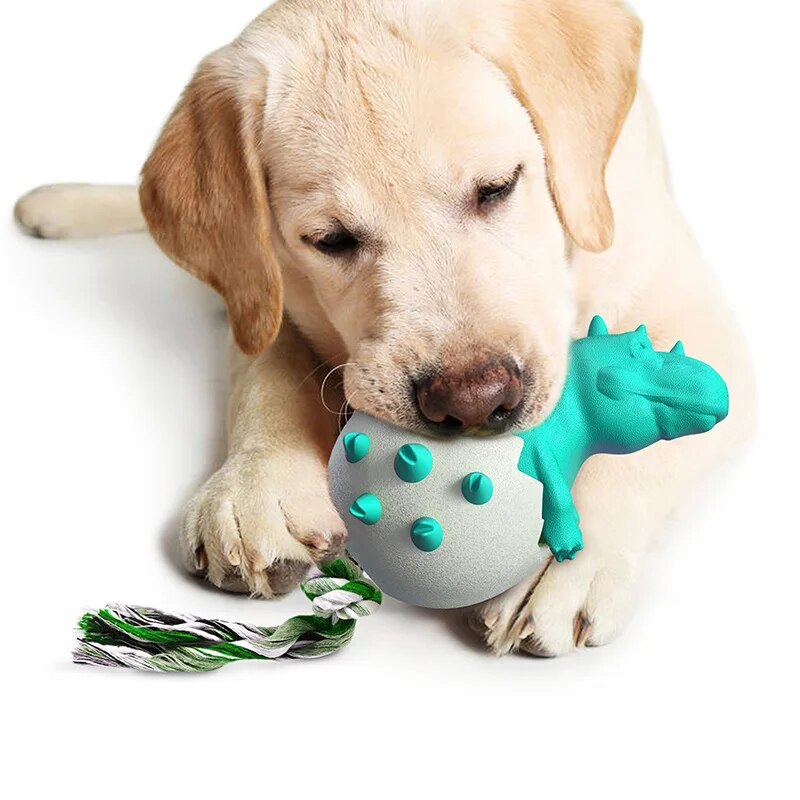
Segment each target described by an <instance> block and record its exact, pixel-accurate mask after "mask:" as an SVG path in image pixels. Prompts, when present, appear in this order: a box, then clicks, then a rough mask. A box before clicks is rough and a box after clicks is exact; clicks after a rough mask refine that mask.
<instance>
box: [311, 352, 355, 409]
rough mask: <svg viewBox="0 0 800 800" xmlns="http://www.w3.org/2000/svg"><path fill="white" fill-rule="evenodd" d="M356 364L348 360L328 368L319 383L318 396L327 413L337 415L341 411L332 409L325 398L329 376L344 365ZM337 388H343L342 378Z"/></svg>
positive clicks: (351, 365) (353, 365) (352, 365)
mask: <svg viewBox="0 0 800 800" xmlns="http://www.w3.org/2000/svg"><path fill="white" fill-rule="evenodd" d="M357 366H358V364H356V363H355V362H354V361H348V362H345V363H344V364H339V365H338V366H336V367H334V368H333V369H332V370H330V372H328V374H327V375H326V376H325V377H324V378H323V379H322V384H321V385H320V389H319V397H320V400H321V401H322V406H323V408H324V409H325V410H326V411H328V412H329V413H331V414H335V415H337V416H340V415H341V412H340V411H335V410H334V409H332V408H331V407H330V406H329V405H328V402H327V400H326V399H325V389H326V387H327V385H328V381H329V380H330V378H331V376H332V375H334V374H335V373H336V372H338V371H339V370H340V369H344V368H345V367H357ZM337 388H344V379H343V380H342V382H341V384H339V387H337ZM346 402H347V398H345V403H346Z"/></svg>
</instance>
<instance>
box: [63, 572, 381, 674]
mask: <svg viewBox="0 0 800 800" xmlns="http://www.w3.org/2000/svg"><path fill="white" fill-rule="evenodd" d="M320 569H321V572H322V574H321V575H319V576H315V577H312V578H309V579H308V580H306V581H305V582H304V583H303V584H301V589H302V590H303V593H304V594H305V595H306V597H308V599H309V600H311V607H312V610H313V612H314V613H313V614H309V615H300V616H296V617H292V618H291V619H289V620H287V621H286V622H284V623H283V624H282V625H278V626H276V627H272V628H262V627H259V626H256V625H244V624H241V623H237V622H225V621H223V620H218V619H203V618H201V617H193V616H190V615H188V614H184V615H178V614H165V613H164V612H163V611H157V610H155V609H152V608H143V607H139V606H125V605H120V604H112V605H109V606H106V607H105V608H101V609H99V610H97V611H92V612H89V613H87V614H84V615H83V617H82V618H81V620H80V622H79V623H78V628H79V633H78V644H77V646H76V648H75V650H74V652H73V654H72V657H73V660H74V661H75V662H76V663H78V664H93V665H95V666H107V667H131V668H133V669H140V670H147V671H150V672H206V671H209V670H214V669H219V668H220V667H224V666H225V665H226V664H230V663H231V662H232V661H248V660H259V661H275V660H278V659H286V658H321V657H322V656H327V655H330V654H331V653H335V652H338V651H339V650H341V649H342V648H343V647H346V646H347V645H348V644H349V643H350V640H351V639H352V638H353V634H354V632H355V625H356V620H358V619H360V618H361V617H367V616H369V615H371V614H374V613H375V612H376V611H377V610H378V608H379V607H380V604H381V600H382V596H381V592H380V589H378V587H377V586H376V585H375V584H374V583H373V582H372V581H371V580H369V578H367V577H366V576H365V575H364V574H363V572H362V570H361V568H360V567H359V566H358V565H357V564H356V563H355V562H354V561H352V560H351V559H350V558H342V559H339V560H338V561H334V562H333V563H331V564H326V565H325V566H323V567H321V568H320Z"/></svg>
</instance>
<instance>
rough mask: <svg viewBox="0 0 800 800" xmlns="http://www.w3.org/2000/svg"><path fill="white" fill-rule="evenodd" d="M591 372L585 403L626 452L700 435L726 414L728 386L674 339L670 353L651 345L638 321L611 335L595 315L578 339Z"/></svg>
mask: <svg viewBox="0 0 800 800" xmlns="http://www.w3.org/2000/svg"><path fill="white" fill-rule="evenodd" d="M578 344H581V345H582V347H583V349H584V351H585V352H584V354H583V357H584V358H588V359H589V361H590V362H591V364H592V365H593V366H594V369H592V370H590V371H589V374H591V375H593V376H596V383H595V385H594V388H595V390H596V391H595V392H594V393H593V394H594V397H588V398H586V399H587V400H588V402H589V404H590V409H591V412H590V413H591V415H592V417H593V422H594V424H595V425H597V426H598V427H600V428H601V430H602V434H603V439H605V440H606V441H607V442H609V443H616V444H617V445H618V446H619V447H620V448H621V451H624V452H631V451H633V450H638V449H641V448H643V447H647V446H649V445H650V444H653V443H655V442H657V441H659V440H661V439H677V438H679V437H681V436H690V435H692V434H697V433H705V432H706V431H709V430H711V429H712V428H713V427H714V426H715V425H716V424H717V423H718V422H721V421H722V420H723V419H725V417H726V416H727V415H728V388H727V386H726V385H725V381H724V380H723V379H722V377H721V376H720V375H719V374H718V373H717V372H716V371H715V370H714V369H712V368H711V367H710V366H708V364H705V363H703V362H702V361H697V360H696V359H693V358H689V357H688V356H686V354H685V352H684V348H683V344H682V343H681V342H678V343H677V344H676V345H675V347H674V348H673V349H672V351H671V352H669V353H659V352H656V350H655V349H654V348H653V345H652V343H651V342H650V339H649V337H648V335H647V329H646V328H645V327H644V325H642V326H641V327H640V328H638V329H637V330H635V331H632V332H631V333H623V334H619V335H611V334H609V333H608V328H607V327H606V325H605V323H604V322H603V320H602V319H601V318H600V317H596V318H595V319H594V320H593V321H592V325H591V327H590V329H589V336H588V338H587V339H583V340H581V342H580V343H578Z"/></svg>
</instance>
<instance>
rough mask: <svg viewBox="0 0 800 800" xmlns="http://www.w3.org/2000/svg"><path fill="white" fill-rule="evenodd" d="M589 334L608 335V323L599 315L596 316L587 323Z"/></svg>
mask: <svg viewBox="0 0 800 800" xmlns="http://www.w3.org/2000/svg"><path fill="white" fill-rule="evenodd" d="M589 336H608V325H606V321H605V320H604V319H603V318H602V317H601V316H599V315H598V316H596V317H595V318H594V319H593V320H592V322H591V324H590V325H589Z"/></svg>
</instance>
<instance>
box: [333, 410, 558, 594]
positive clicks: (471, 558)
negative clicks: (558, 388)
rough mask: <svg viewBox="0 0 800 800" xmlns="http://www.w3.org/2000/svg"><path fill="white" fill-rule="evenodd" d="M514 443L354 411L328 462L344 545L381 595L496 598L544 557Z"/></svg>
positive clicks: (528, 481) (538, 509)
mask: <svg viewBox="0 0 800 800" xmlns="http://www.w3.org/2000/svg"><path fill="white" fill-rule="evenodd" d="M522 444H523V442H522V439H520V438H519V437H517V436H513V435H509V436H501V437H493V438H485V439H480V438H473V437H458V438H454V439H433V438H429V437H425V436H422V435H419V434H411V433H409V432H408V431H405V430H402V429H400V428H396V427H395V426H393V425H389V424H388V423H386V422H382V421H380V420H377V419H374V418H372V417H369V416H367V415H365V414H361V413H355V414H354V415H353V416H352V418H351V419H350V421H349V422H348V423H347V425H346V427H345V428H344V430H343V431H342V433H341V435H340V436H339V440H338V441H337V443H336V446H335V447H334V449H333V453H332V454H331V460H330V480H331V494H332V496H333V500H334V503H335V504H336V507H337V508H338V510H339V513H340V514H341V515H342V518H343V519H344V520H345V523H346V524H347V530H348V533H349V541H348V550H349V551H350V553H351V554H352V555H353V557H354V558H355V559H356V560H357V561H358V562H359V564H361V566H362V567H363V568H364V570H365V571H366V572H367V574H368V575H369V576H370V577H371V578H372V579H373V580H374V581H375V582H376V583H377V584H378V586H380V587H381V589H382V590H383V591H384V592H385V593H386V594H388V595H391V596H392V597H395V598H397V599H399V600H403V601H405V602H407V603H411V604H413V605H417V606H423V607H427V608H461V607H463V606H468V605H473V604H474V603H480V602H483V601H484V600H488V599H489V598H491V597H495V596H496V595H498V594H501V593H502V592H504V591H506V590H507V589H510V588H511V587H512V586H514V585H515V584H517V583H518V582H519V581H521V580H522V579H523V578H524V577H526V576H527V575H529V574H530V573H531V572H533V571H534V570H535V569H536V567H537V566H539V565H540V564H541V563H542V561H544V560H545V559H546V558H547V557H548V555H549V550H548V549H547V548H545V547H540V546H539V536H540V534H541V531H542V484H541V483H540V482H539V481H537V480H534V479H533V478H531V477H529V476H528V475H525V474H524V473H523V472H520V470H519V469H518V468H517V464H518V462H519V457H520V452H521V451H522Z"/></svg>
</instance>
